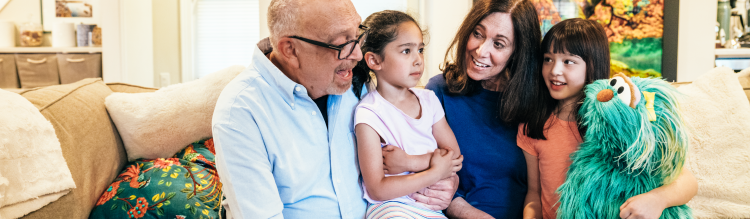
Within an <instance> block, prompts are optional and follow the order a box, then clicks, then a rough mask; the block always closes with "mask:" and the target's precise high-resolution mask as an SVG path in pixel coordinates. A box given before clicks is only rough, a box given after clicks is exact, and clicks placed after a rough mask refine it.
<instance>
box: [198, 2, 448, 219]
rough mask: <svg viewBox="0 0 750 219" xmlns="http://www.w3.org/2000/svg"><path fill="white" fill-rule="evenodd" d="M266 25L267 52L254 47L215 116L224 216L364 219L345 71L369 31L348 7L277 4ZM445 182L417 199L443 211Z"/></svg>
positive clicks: (350, 94)
mask: <svg viewBox="0 0 750 219" xmlns="http://www.w3.org/2000/svg"><path fill="white" fill-rule="evenodd" d="M268 21H269V27H270V30H271V36H270V44H271V46H272V52H270V53H268V54H264V53H263V52H261V50H260V49H258V48H254V53H253V58H252V64H250V66H249V67H248V68H247V69H246V70H245V71H244V72H243V73H241V74H240V75H238V76H237V77H236V78H235V79H234V80H233V81H232V82H231V83H229V85H227V86H226V88H225V89H224V91H223V92H222V93H221V96H220V97H219V100H218V103H217V104H216V110H215V111H214V118H213V135H214V141H215V143H216V155H217V169H218V171H219V176H220V177H221V181H222V182H223V183H224V187H223V188H224V193H225V196H226V198H227V199H226V200H225V203H226V204H227V206H228V207H229V209H230V212H229V215H228V216H230V217H235V218H284V217H286V218H362V217H363V216H364V214H365V209H366V203H365V201H364V200H363V198H362V189H361V188H360V186H359V169H358V164H357V156H356V155H357V149H356V146H355V142H356V141H354V133H353V124H352V115H353V111H354V107H355V106H356V105H357V102H358V101H359V99H358V98H357V96H355V94H354V93H353V92H352V89H351V87H352V86H351V84H352V71H351V69H352V68H353V67H354V66H355V65H356V63H357V61H359V60H360V59H362V52H361V49H360V47H359V44H361V41H362V40H363V35H366V34H361V35H360V32H364V33H366V31H365V30H366V27H362V26H360V25H359V23H360V21H361V18H360V17H359V15H358V14H357V12H356V10H355V9H354V6H353V5H352V3H351V2H350V1H349V0H274V1H272V2H271V5H270V7H269V9H268ZM360 30H362V31H360ZM446 181H447V182H443V183H442V186H441V185H440V184H439V185H438V186H436V187H435V188H432V189H433V190H425V192H421V194H415V196H414V197H415V198H417V199H418V200H421V201H422V202H424V203H425V204H427V205H428V206H431V207H433V208H441V207H442V208H444V207H445V206H447V205H448V203H449V202H450V197H451V196H452V194H450V193H451V191H455V190H453V189H455V182H454V181H452V180H446ZM446 185H447V186H446ZM438 187H439V188H438Z"/></svg>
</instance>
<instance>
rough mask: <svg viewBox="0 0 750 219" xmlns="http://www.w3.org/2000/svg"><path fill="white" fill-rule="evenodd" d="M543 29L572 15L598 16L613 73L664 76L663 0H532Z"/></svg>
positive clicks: (580, 16)
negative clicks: (607, 42)
mask: <svg viewBox="0 0 750 219" xmlns="http://www.w3.org/2000/svg"><path fill="white" fill-rule="evenodd" d="M531 2H533V3H534V5H535V6H536V8H537V10H538V13H539V21H540V23H541V26H542V33H543V34H546V33H547V31H548V30H549V29H550V28H552V26H553V25H555V24H556V23H558V22H560V21H562V20H565V19H570V18H584V19H590V20H596V21H598V22H599V23H600V24H602V26H604V29H605V31H606V33H607V38H608V39H609V47H610V54H611V59H612V61H611V65H612V66H611V70H610V73H611V74H615V73H619V72H623V73H626V74H628V75H631V76H640V77H661V72H662V66H661V62H662V36H663V32H664V0H531Z"/></svg>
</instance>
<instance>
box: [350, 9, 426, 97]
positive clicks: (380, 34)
mask: <svg viewBox="0 0 750 219" xmlns="http://www.w3.org/2000/svg"><path fill="white" fill-rule="evenodd" d="M404 22H414V24H415V25H417V27H419V23H417V21H416V20H415V19H414V18H413V17H412V16H410V15H408V14H406V13H404V12H400V11H394V10H385V11H380V12H375V13H373V14H371V15H370V16H367V18H366V19H365V21H363V22H362V25H364V26H367V27H369V33H368V34H367V38H366V39H365V41H364V43H362V45H360V47H362V54H363V55H364V54H366V53H367V52H372V53H375V54H378V55H380V56H383V49H384V48H385V46H386V45H388V43H391V42H393V41H394V40H396V37H398V26H399V25H400V24H401V23H404ZM419 29H420V30H421V29H422V28H419ZM360 34H361V33H360ZM422 35H423V36H424V35H426V32H424V31H422ZM370 70H371V69H370V67H368V66H367V61H366V60H365V59H364V57H363V58H362V60H360V61H359V62H358V63H357V66H355V67H354V69H352V73H353V76H352V85H354V94H355V95H356V96H357V98H359V97H361V96H362V95H361V93H362V86H363V85H364V84H366V83H370V81H372V78H371V77H370Z"/></svg>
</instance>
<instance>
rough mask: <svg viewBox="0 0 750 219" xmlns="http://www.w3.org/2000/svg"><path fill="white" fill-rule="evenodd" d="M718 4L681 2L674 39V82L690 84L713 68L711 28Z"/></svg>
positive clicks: (714, 23) (689, 0)
mask: <svg viewBox="0 0 750 219" xmlns="http://www.w3.org/2000/svg"><path fill="white" fill-rule="evenodd" d="M716 10H717V3H716V1H713V0H700V1H698V0H682V1H680V18H679V19H680V20H679V29H678V31H677V32H678V37H677V38H678V39H677V81H678V82H682V81H693V80H695V79H696V78H697V77H698V76H700V75H701V74H704V73H706V72H708V71H709V70H711V69H712V68H713V67H714V59H715V55H714V26H715V25H716Z"/></svg>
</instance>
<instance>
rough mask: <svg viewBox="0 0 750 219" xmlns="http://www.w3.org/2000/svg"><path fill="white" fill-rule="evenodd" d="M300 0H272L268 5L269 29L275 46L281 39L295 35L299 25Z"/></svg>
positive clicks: (272, 43)
mask: <svg viewBox="0 0 750 219" xmlns="http://www.w3.org/2000/svg"><path fill="white" fill-rule="evenodd" d="M299 2H300V1H299V0H272V1H271V4H270V5H269V6H268V29H269V30H270V35H271V36H270V39H271V46H273V47H275V46H276V44H277V43H278V42H279V39H280V38H281V37H284V36H289V35H294V34H295V33H297V32H298V27H299V21H300V19H299V14H300V13H299V11H300V10H299V9H300V7H299V4H300V3H299Z"/></svg>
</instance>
